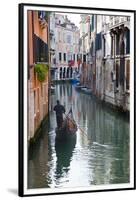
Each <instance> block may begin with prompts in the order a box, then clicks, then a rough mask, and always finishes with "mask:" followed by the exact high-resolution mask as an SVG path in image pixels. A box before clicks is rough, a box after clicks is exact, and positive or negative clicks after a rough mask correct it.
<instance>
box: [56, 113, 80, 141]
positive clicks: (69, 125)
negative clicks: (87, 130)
mask: <svg viewBox="0 0 139 200" xmlns="http://www.w3.org/2000/svg"><path fill="white" fill-rule="evenodd" d="M76 131H77V125H76V122H75V120H74V119H73V115H72V110H70V111H69V114H68V115H66V117H65V119H64V121H63V125H62V127H60V128H58V127H57V128H56V129H55V132H56V139H59V140H69V139H70V138H74V137H76Z"/></svg>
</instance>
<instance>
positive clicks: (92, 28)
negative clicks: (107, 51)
mask: <svg viewBox="0 0 139 200" xmlns="http://www.w3.org/2000/svg"><path fill="white" fill-rule="evenodd" d="M93 30H94V15H92V18H91V31H93Z"/></svg>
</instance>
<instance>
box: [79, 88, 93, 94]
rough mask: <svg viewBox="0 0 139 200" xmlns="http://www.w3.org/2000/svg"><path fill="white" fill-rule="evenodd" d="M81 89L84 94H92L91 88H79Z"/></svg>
mask: <svg viewBox="0 0 139 200" xmlns="http://www.w3.org/2000/svg"><path fill="white" fill-rule="evenodd" d="M81 90H82V91H83V92H84V93H85V94H92V89H91V88H87V87H84V88H81Z"/></svg>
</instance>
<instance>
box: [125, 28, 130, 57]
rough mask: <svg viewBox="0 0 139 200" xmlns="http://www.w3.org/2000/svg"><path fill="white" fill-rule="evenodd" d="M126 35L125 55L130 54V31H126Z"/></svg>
mask: <svg viewBox="0 0 139 200" xmlns="http://www.w3.org/2000/svg"><path fill="white" fill-rule="evenodd" d="M125 35H126V54H129V53H130V30H129V29H128V30H127V31H126V33H125Z"/></svg>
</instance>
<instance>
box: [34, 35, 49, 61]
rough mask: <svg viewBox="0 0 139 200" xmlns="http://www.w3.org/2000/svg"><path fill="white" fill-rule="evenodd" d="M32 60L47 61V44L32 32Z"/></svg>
mask: <svg viewBox="0 0 139 200" xmlns="http://www.w3.org/2000/svg"><path fill="white" fill-rule="evenodd" d="M33 41H34V48H33V49H34V61H35V62H48V44H47V43H45V42H44V41H43V40H42V39H41V38H39V37H38V36H36V35H35V34H34V38H33Z"/></svg>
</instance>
